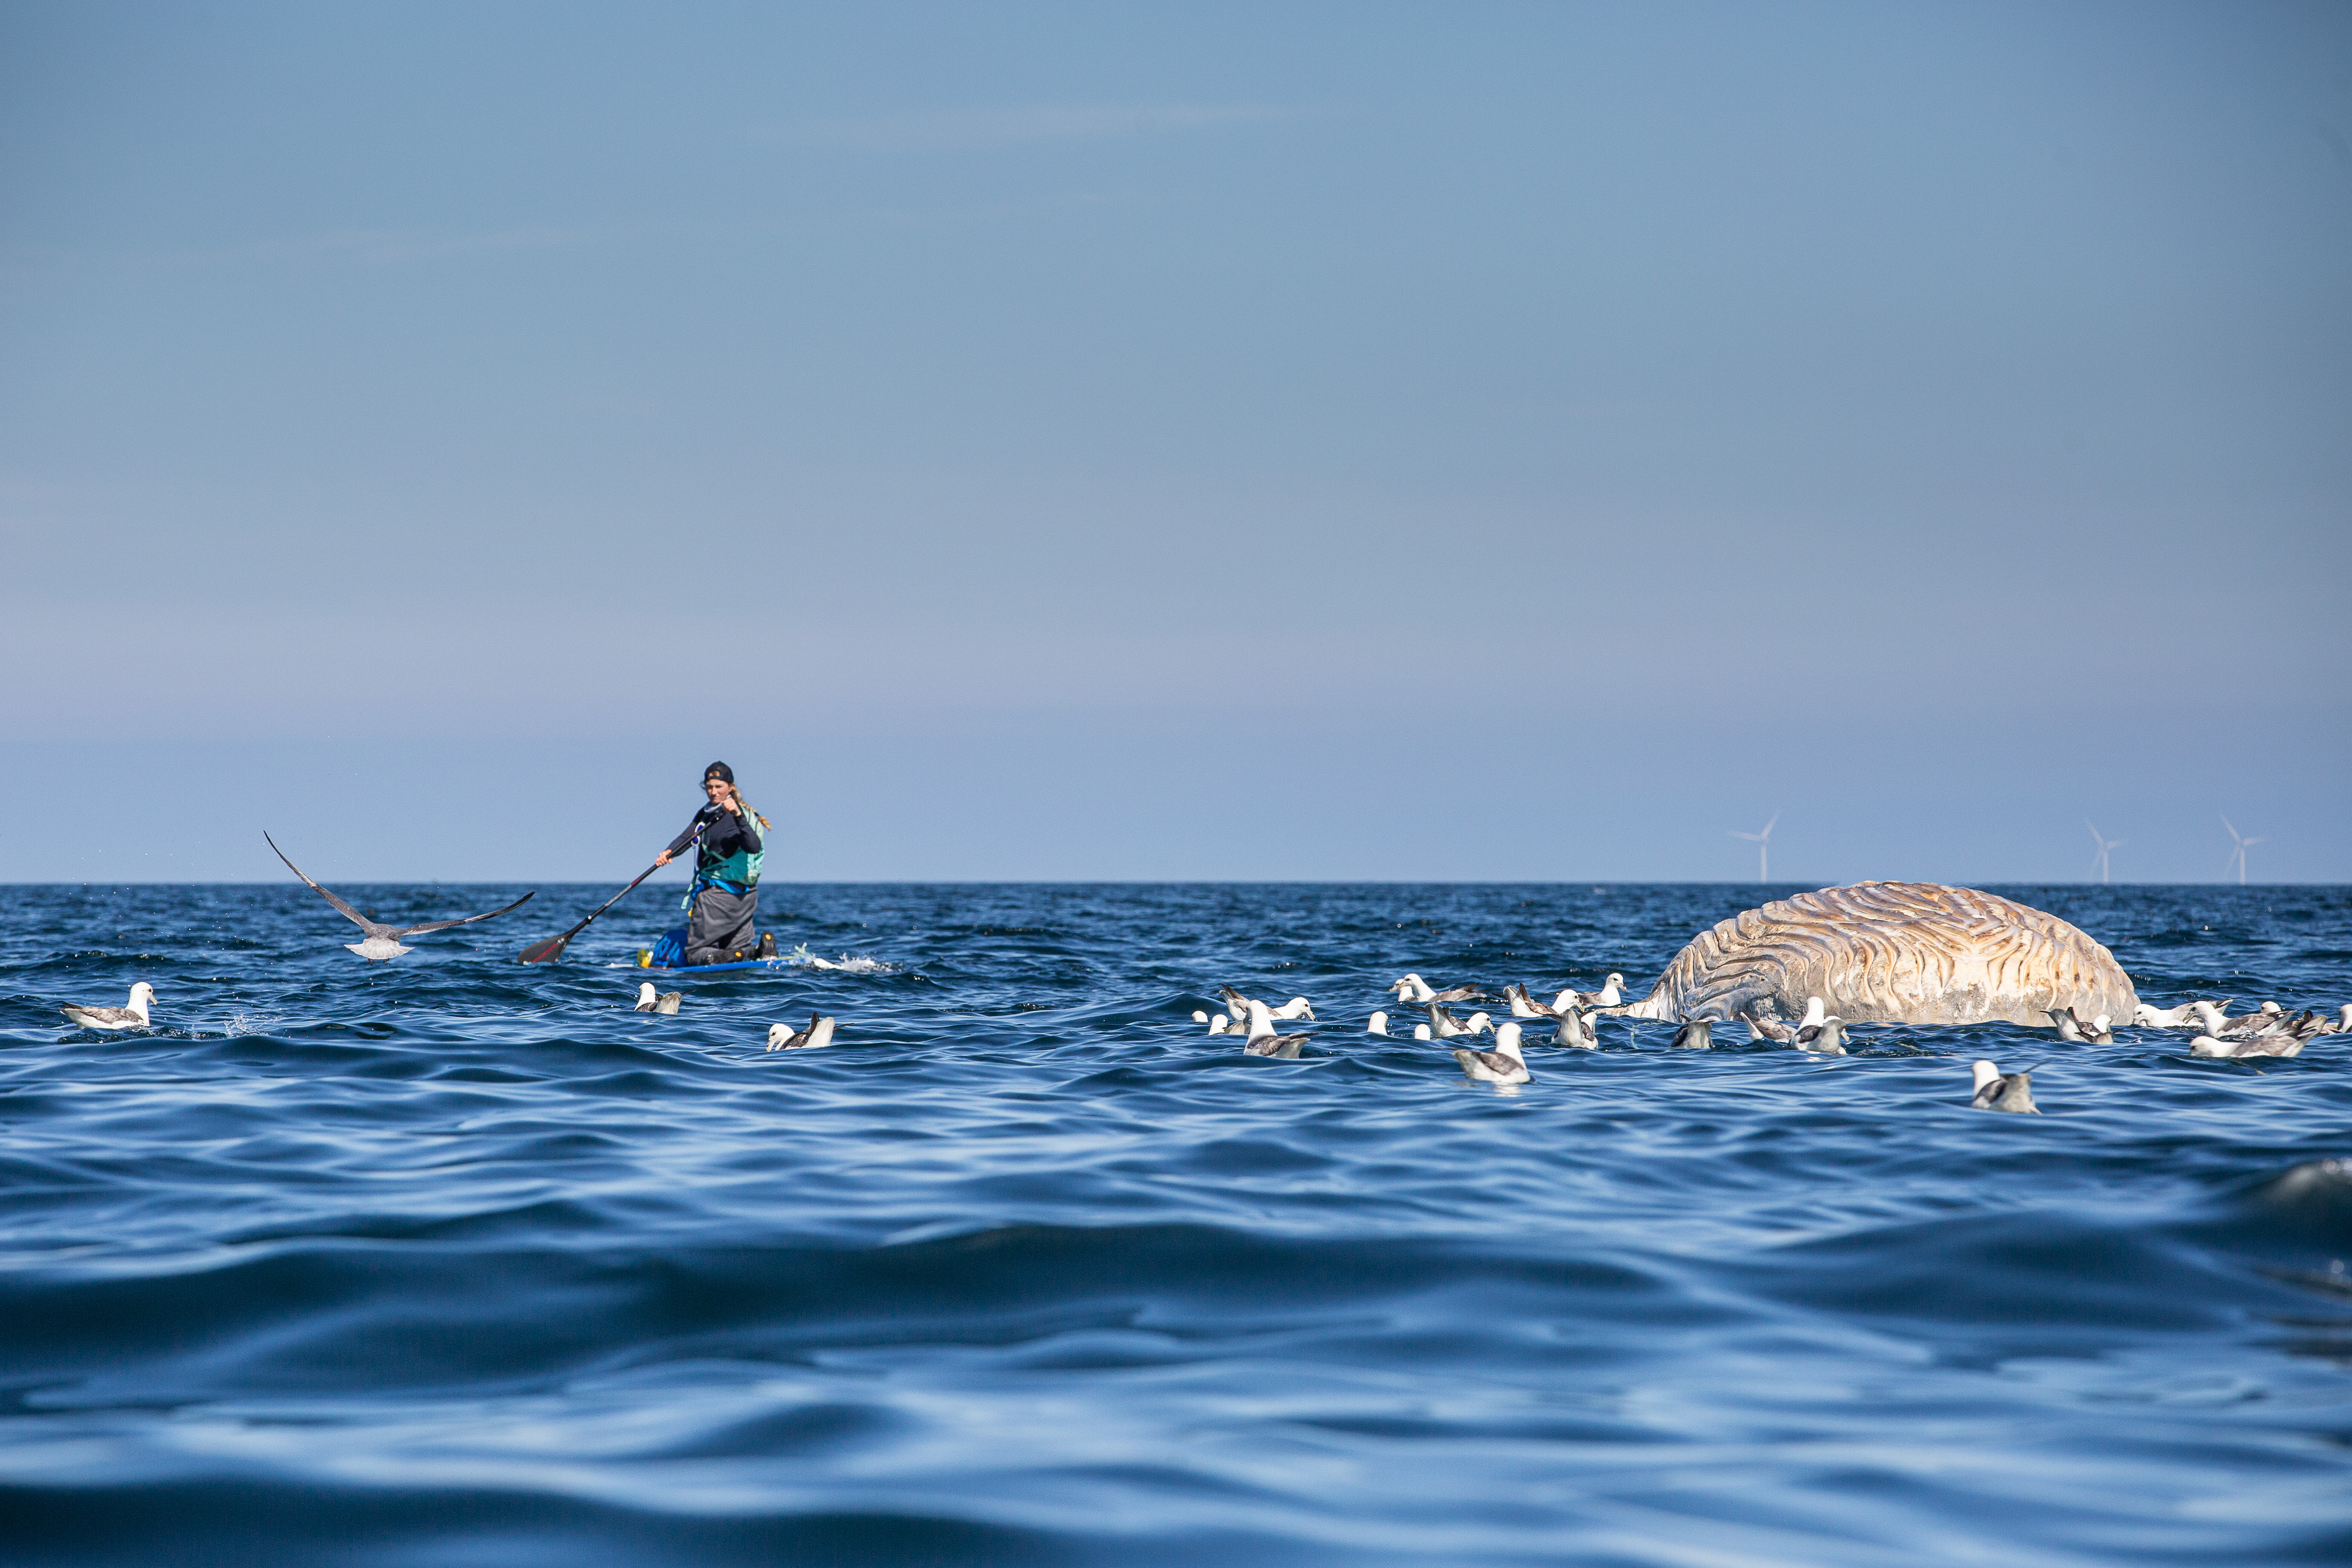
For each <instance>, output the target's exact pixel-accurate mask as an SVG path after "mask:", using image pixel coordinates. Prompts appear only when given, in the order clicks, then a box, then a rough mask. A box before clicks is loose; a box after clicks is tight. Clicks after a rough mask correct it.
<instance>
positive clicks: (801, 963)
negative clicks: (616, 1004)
mask: <svg viewBox="0 0 2352 1568" xmlns="http://www.w3.org/2000/svg"><path fill="white" fill-rule="evenodd" d="M620 967H621V968H624V969H636V970H642V971H644V972H645V973H647V974H716V973H719V971H720V970H722V969H814V968H815V967H816V965H814V964H813V963H810V962H809V961H808V960H807V959H805V958H746V959H741V960H740V961H738V962H736V963H688V964H681V965H680V966H678V967H677V968H676V969H672V968H669V967H668V966H667V965H665V964H656V963H626V964H622V965H620Z"/></svg>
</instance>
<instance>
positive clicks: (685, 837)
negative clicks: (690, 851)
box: [662, 806, 712, 857]
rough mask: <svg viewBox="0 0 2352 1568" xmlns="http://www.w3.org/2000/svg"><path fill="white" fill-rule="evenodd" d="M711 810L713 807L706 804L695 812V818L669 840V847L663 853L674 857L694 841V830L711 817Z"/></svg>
mask: <svg viewBox="0 0 2352 1568" xmlns="http://www.w3.org/2000/svg"><path fill="white" fill-rule="evenodd" d="M711 810H712V808H711V807H709V806H705V807H703V808H702V809H701V810H700V811H698V812H696V813H695V814H694V820H692V821H691V822H688V824H687V825H686V831H685V832H683V833H681V834H679V835H678V836H677V837H675V838H673V839H671V840H670V841H669V847H668V848H667V849H665V850H663V851H662V853H663V854H665V855H668V856H672V857H675V856H677V853H678V852H679V851H680V850H682V849H684V848H685V847H687V845H688V844H689V843H691V842H692V841H693V838H694V830H695V829H696V828H698V827H699V826H702V825H703V823H704V822H706V821H708V820H709V817H710V814H711Z"/></svg>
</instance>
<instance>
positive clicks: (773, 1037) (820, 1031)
mask: <svg viewBox="0 0 2352 1568" xmlns="http://www.w3.org/2000/svg"><path fill="white" fill-rule="evenodd" d="M835 1022H836V1020H835V1019H832V1018H828V1017H825V1016H823V1015H821V1014H816V1013H811V1014H810V1015H809V1021H808V1027H807V1028H805V1029H795V1028H793V1026H791V1025H790V1024H771V1025H769V1026H768V1048H769V1049H770V1050H772V1051H813V1050H817V1049H820V1048H821V1047H825V1046H829V1045H831V1044H833V1029H834V1025H835Z"/></svg>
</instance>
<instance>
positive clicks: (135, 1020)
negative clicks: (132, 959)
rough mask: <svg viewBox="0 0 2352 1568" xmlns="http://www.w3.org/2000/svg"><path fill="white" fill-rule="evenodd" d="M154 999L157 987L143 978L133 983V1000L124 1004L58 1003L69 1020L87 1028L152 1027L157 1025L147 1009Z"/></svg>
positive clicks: (60, 1009) (59, 1010)
mask: <svg viewBox="0 0 2352 1568" xmlns="http://www.w3.org/2000/svg"><path fill="white" fill-rule="evenodd" d="M154 1000H155V988H154V987H153V986H152V985H150V984H147V983H146V982H145V981H144V980H141V981H136V982H134V983H133V984H131V1000H130V1002H129V1003H128V1004H127V1005H123V1006H121V1007H79V1006H76V1005H74V1004H72V1003H70V1002H61V1003H59V1004H58V1012H60V1013H63V1014H64V1015H65V1016H66V1020H67V1022H68V1023H74V1024H79V1025H80V1026H82V1027H83V1028H85V1029H109V1030H120V1029H152V1028H153V1027H154V1025H153V1024H152V1023H151V1022H150V1021H149V1019H148V1012H147V1009H148V1006H149V1005H150V1004H152V1002H153V1001H154Z"/></svg>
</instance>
